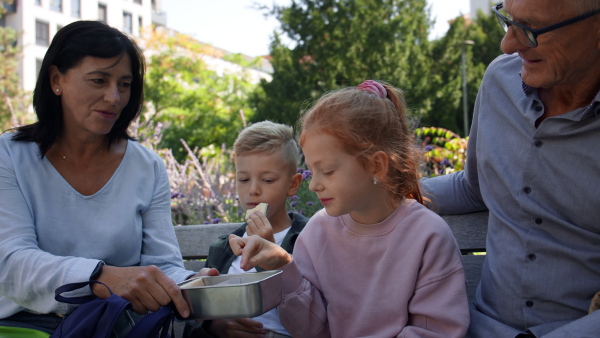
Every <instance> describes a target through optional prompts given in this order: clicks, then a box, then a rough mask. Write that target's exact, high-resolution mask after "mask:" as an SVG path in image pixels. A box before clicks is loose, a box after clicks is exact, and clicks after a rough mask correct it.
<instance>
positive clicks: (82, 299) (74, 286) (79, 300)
mask: <svg viewBox="0 0 600 338" xmlns="http://www.w3.org/2000/svg"><path fill="white" fill-rule="evenodd" d="M93 283H97V284H102V285H104V286H106V288H107V289H108V292H109V293H110V295H111V296H112V294H113V292H112V290H111V289H110V288H109V287H108V286H107V285H106V284H104V283H102V282H99V281H97V280H90V281H85V282H80V283H70V284H65V285H63V286H61V287H59V288H57V289H56V290H55V291H54V299H56V300H57V301H59V302H62V303H69V304H83V303H87V302H89V301H91V300H94V299H96V298H97V297H96V295H94V294H91V295H88V296H79V297H64V296H62V295H61V294H62V293H64V292H70V291H75V290H78V289H81V288H84V287H86V286H88V285H90V284H93Z"/></svg>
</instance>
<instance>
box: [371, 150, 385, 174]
mask: <svg viewBox="0 0 600 338" xmlns="http://www.w3.org/2000/svg"><path fill="white" fill-rule="evenodd" d="M388 163H389V157H388V155H387V154H386V153H384V152H383V151H377V152H375V153H374V154H373V156H371V172H372V174H373V177H374V178H375V177H376V178H377V180H378V181H383V180H384V178H385V177H386V176H387V172H388Z"/></svg>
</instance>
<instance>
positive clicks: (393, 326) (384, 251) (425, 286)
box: [279, 199, 469, 338]
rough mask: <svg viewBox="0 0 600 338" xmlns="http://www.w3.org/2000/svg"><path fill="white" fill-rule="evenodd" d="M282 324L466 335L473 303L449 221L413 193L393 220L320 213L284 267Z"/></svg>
mask: <svg viewBox="0 0 600 338" xmlns="http://www.w3.org/2000/svg"><path fill="white" fill-rule="evenodd" d="M282 270H283V271H284V272H283V274H282V276H283V277H282V278H283V301H282V303H281V305H280V306H279V315H280V319H281V322H282V323H283V325H284V326H285V327H286V329H287V330H288V331H289V332H290V333H291V334H292V335H293V336H294V337H340V338H348V337H440V338H442V337H443V338H450V337H461V338H462V337H464V336H465V333H466V331H467V327H468V326H469V308H468V301H467V294H466V284H465V278H464V272H463V266H462V261H461V255H460V251H459V249H458V246H457V244H456V241H455V239H454V237H453V235H452V232H451V231H450V228H449V227H448V225H447V224H446V222H445V221H444V220H443V219H442V218H441V217H439V216H438V215H436V214H435V213H434V212H432V211H430V210H429V209H427V208H425V207H424V206H423V205H421V204H419V203H417V202H416V201H414V200H412V199H406V200H405V201H403V202H402V203H401V204H400V206H399V207H398V208H397V209H396V211H394V213H393V214H392V215H390V216H389V217H388V218H387V219H386V220H385V221H383V222H381V223H378V224H373V225H362V224H359V223H356V222H354V221H353V220H352V217H350V215H343V216H340V217H331V216H329V215H327V213H326V212H325V210H324V209H323V210H321V211H319V212H318V213H317V214H315V215H314V216H313V217H312V218H311V219H310V221H309V222H308V224H307V225H306V227H305V228H304V230H303V231H302V232H301V233H300V236H299V237H298V241H297V243H296V246H295V248H294V258H293V260H292V262H290V263H289V264H287V265H285V266H284V267H282Z"/></svg>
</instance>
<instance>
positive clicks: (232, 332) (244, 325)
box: [207, 318, 265, 338]
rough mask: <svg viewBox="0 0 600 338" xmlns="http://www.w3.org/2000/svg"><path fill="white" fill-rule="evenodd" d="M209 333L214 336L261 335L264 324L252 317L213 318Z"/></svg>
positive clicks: (263, 331)
mask: <svg viewBox="0 0 600 338" xmlns="http://www.w3.org/2000/svg"><path fill="white" fill-rule="evenodd" d="M207 331H208V333H209V334H210V335H211V336H214V337H219V338H220V337H254V336H256V337H260V336H261V335H262V334H264V333H265V330H264V329H263V324H262V323H261V322H257V321H256V320H252V319H250V318H239V319H222V320H213V321H212V323H211V324H210V326H209V327H208V330H207Z"/></svg>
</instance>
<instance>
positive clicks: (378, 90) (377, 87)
mask: <svg viewBox="0 0 600 338" xmlns="http://www.w3.org/2000/svg"><path fill="white" fill-rule="evenodd" d="M356 89H360V90H364V91H366V92H369V93H373V94H375V95H377V96H378V97H380V98H382V99H385V98H386V97H387V90H385V87H383V86H382V85H381V83H379V82H377V81H373V80H367V81H365V82H363V83H361V84H359V85H358V86H356Z"/></svg>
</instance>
